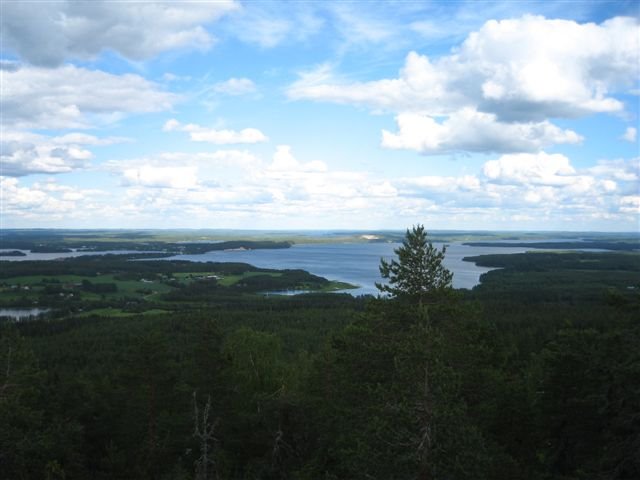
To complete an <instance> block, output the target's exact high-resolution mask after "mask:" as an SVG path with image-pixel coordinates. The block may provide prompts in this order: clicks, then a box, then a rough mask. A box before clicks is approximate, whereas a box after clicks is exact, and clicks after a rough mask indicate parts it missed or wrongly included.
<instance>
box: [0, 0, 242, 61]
mask: <svg viewBox="0 0 640 480" xmlns="http://www.w3.org/2000/svg"><path fill="white" fill-rule="evenodd" d="M34 6H35V8H34ZM237 7H238V5H237V4H236V3H235V2H234V1H232V0H217V1H215V2H168V1H149V2H113V1H108V0H92V1H91V2H76V1H69V0H66V1H65V0H62V1H56V2H39V3H37V5H35V4H33V3H30V2H3V4H2V16H0V32H2V33H1V34H0V39H1V42H2V44H3V46H4V48H5V49H9V50H10V51H14V52H16V53H17V54H18V55H19V56H20V57H22V58H24V59H25V60H27V61H28V62H30V63H32V64H33V65H40V66H46V67H54V66H58V65H61V64H62V63H63V62H64V61H65V60H67V59H81V60H90V59H94V58H96V57H97V56H98V55H99V54H100V53H102V52H103V51H105V50H113V51H116V52H118V53H119V54H120V55H122V56H124V57H126V58H128V59H131V60H145V59H147V58H150V57H153V56H154V55H157V54H158V53H160V52H163V51H166V50H171V49H175V48H196V49H207V48H209V47H210V46H211V45H212V44H213V43H214V42H215V38H214V37H212V36H211V35H210V34H209V33H208V32H207V30H206V29H205V28H204V27H203V25H206V24H208V23H211V22H213V21H215V20H217V19H218V18H220V17H221V16H222V15H224V14H226V13H228V12H230V11H233V10H235V9H236V8H237ZM151 19H152V21H150V20H151Z"/></svg>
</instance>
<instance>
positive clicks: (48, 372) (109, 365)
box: [0, 229, 640, 480]
mask: <svg viewBox="0 0 640 480" xmlns="http://www.w3.org/2000/svg"><path fill="white" fill-rule="evenodd" d="M415 230H418V229H415ZM410 233H412V232H410ZM413 233H416V232H413ZM418 233H419V230H418ZM421 245H423V246H424V244H421ZM427 250H428V247H426V246H425V252H426V251H427ZM431 253H432V254H433V255H434V257H433V258H438V255H436V254H438V253H441V252H440V251H438V250H436V249H434V251H432V252H431ZM540 255H541V254H525V255H522V256H496V257H492V258H491V259H488V260H487V259H485V260H486V261H487V262H489V263H488V264H491V265H495V266H501V267H502V268H503V269H502V270H496V271H492V272H490V273H489V274H487V275H486V276H485V278H484V281H483V284H482V285H481V286H479V287H477V288H476V289H474V290H473V291H471V292H456V293H455V294H454V293H453V292H452V291H450V289H449V288H446V287H445V288H442V289H440V288H438V287H437V285H438V284H437V283H436V284H430V285H432V286H433V285H436V287H435V288H431V287H430V288H427V289H422V290H419V293H416V294H415V295H414V294H411V295H404V294H402V293H401V292H399V293H398V294H397V295H394V298H392V299H371V298H357V299H356V298H353V297H351V296H349V295H343V294H341V295H328V294H310V295H300V296H295V297H265V296H262V295H256V294H255V292H260V291H263V289H268V288H270V287H276V286H277V287H278V288H279V287H281V286H284V285H285V284H286V283H287V282H292V283H291V285H298V286H301V285H304V284H306V283H313V282H316V283H317V284H322V283H323V279H318V277H314V276H312V275H309V274H306V272H298V271H289V272H273V271H267V270H263V269H255V268H253V267H250V266H248V265H244V264H196V263H187V262H174V261H163V262H147V261H145V262H139V261H129V260H125V259H123V258H120V257H113V256H112V257H104V258H98V257H96V258H83V259H76V260H73V261H60V262H41V263H40V264H36V262H24V263H23V262H20V263H22V265H13V264H12V265H8V269H7V270H5V269H2V270H0V276H1V277H2V278H4V280H3V282H6V281H11V279H12V278H14V277H20V276H25V275H41V276H42V277H43V278H42V281H41V282H40V280H38V282H36V283H35V285H36V286H35V287H34V288H36V289H39V288H42V290H43V292H41V293H40V292H39V293H38V294H39V295H41V297H40V298H41V299H42V300H41V302H43V301H44V300H45V299H46V301H47V302H53V301H54V300H55V299H60V300H56V301H57V302H58V303H55V304H54V305H55V306H54V308H57V309H58V310H59V311H60V312H61V313H59V317H58V318H49V319H43V320H36V321H29V322H22V323H17V324H4V325H3V326H1V327H2V328H0V427H1V428H0V479H3V480H4V479H5V478H6V479H38V480H39V479H42V478H80V479H84V478H91V479H98V480H102V479H104V480H106V479H123V480H124V479H130V478H136V479H195V478H196V466H197V462H198V459H199V457H200V455H201V447H202V445H201V442H200V440H199V439H198V438H197V437H196V436H194V393H195V397H196V398H197V400H198V405H199V407H200V414H201V415H202V412H203V409H204V408H205V405H206V401H207V399H208V398H211V403H210V407H209V408H210V409H209V415H210V416H209V418H210V420H211V422H212V424H213V423H215V434H214V437H215V438H214V439H212V440H211V443H210V446H211V450H210V452H211V463H210V464H209V465H210V467H211V468H210V470H208V474H209V478H218V479H221V480H224V479H233V480H235V479H244V478H246V479H265V480H266V479H308V480H312V479H318V478H323V479H342V478H349V479H351V478H353V479H360V478H361V479H380V480H387V479H399V480H400V479H402V480H404V479H434V480H446V479H460V480H461V479H483V478H485V479H492V480H493V479H498V480H511V479H514V478H518V479H529V480H587V479H596V480H622V479H635V478H638V476H639V475H640V456H639V454H638V452H639V451H640V449H639V447H640V443H639V442H640V417H639V416H638V412H639V411H640V403H639V399H640V354H639V352H640V349H639V348H638V345H640V323H639V321H638V320H639V317H638V311H640V296H639V295H638V291H637V290H636V289H635V288H627V287H633V286H634V285H635V284H637V278H638V277H637V275H638V265H637V263H636V262H637V256H634V255H627V254H599V253H584V254H583V253H579V254H542V256H540ZM505 257H506V258H505ZM485 260H483V261H485ZM407 261H408V260H407ZM436 263H437V262H436ZM388 265H391V263H389V264H388ZM398 265H400V262H399V263H398ZM3 266H4V264H3ZM21 269H22V270H21ZM435 271H438V270H437V269H436V270H435ZM56 272H57V273H56ZM212 272H215V273H216V275H217V274H220V276H221V277H223V278H224V277H225V276H227V278H228V277H230V276H234V279H235V277H236V276H237V280H238V281H237V282H235V283H233V282H228V285H223V281H222V280H218V279H216V278H206V277H207V276H210V274H211V273H212ZM98 273H100V275H98ZM248 273H250V275H247V274H248ZM275 273H278V275H274V274H275ZM280 273H281V275H279V274H280ZM181 274H182V275H181ZM186 274H189V275H191V274H193V275H192V276H191V277H190V276H189V275H186ZM61 275H77V276H79V277H81V278H80V279H78V280H74V282H73V283H77V284H78V286H77V287H74V288H75V290H74V289H72V285H71V281H70V280H69V279H63V278H62V277H61ZM105 275H110V277H109V279H105V278H104V276H105ZM101 277H102V278H101ZM142 278H144V279H147V280H150V281H153V283H148V284H145V285H149V286H148V287H147V288H149V290H153V289H154V288H159V287H158V286H157V285H164V286H165V287H167V290H166V291H165V292H166V293H161V294H154V293H147V292H145V293H139V292H131V291H126V290H124V289H125V287H126V282H136V281H140V279H142ZM441 278H442V279H444V280H445V281H443V283H441V284H440V285H446V284H447V282H446V275H443V276H441ZM632 279H635V280H636V281H635V283H629V282H630V280H632ZM45 280H46V281H45ZM83 280H85V282H83ZM449 280H450V279H449ZM120 282H124V283H120ZM109 284H112V285H117V291H115V292H107V291H106V290H105V292H102V293H98V292H94V291H91V290H92V289H93V288H94V287H97V286H98V285H109ZM169 284H171V286H170V285H169ZM391 286H392V287H394V288H396V287H398V286H399V284H398V283H396V284H391ZM47 288H49V289H50V292H51V295H50V296H47V295H46V294H45V293H44V290H46V289H47ZM98 288H105V289H110V288H111V287H98ZM60 293H62V294H63V296H62V297H61V296H60ZM69 293H75V294H78V295H80V296H82V295H88V296H90V295H93V300H91V302H89V301H88V299H85V300H82V301H78V302H79V303H74V302H76V300H74V298H75V295H74V297H67V295H68V294H69ZM102 296H104V298H102ZM41 304H42V303H41ZM45 305H49V303H46V304H45ZM88 305H90V306H91V307H92V308H96V306H97V305H100V306H101V308H104V309H107V308H108V309H110V310H104V311H102V313H101V311H100V310H94V311H93V312H94V314H90V315H87V316H85V317H82V316H78V315H77V314H78V313H79V312H77V311H75V313H74V312H73V311H72V309H73V308H75V307H81V306H82V307H87V306H88ZM65 307H69V310H67V311H68V312H70V313H65V310H64V309H65ZM115 307H117V309H116V310H115V311H117V314H113V313H110V312H112V310H114V309H115ZM150 308H155V309H159V310H160V311H162V310H164V311H165V312H166V313H164V314H162V313H153V311H151V310H149V309H150ZM136 312H137V313H136ZM85 313H87V312H85ZM88 313H91V312H88ZM123 315H127V316H123Z"/></svg>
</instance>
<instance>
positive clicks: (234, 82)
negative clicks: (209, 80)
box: [212, 78, 257, 96]
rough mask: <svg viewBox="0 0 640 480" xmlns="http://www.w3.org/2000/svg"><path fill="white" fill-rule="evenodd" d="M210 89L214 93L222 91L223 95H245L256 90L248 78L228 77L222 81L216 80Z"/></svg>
mask: <svg viewBox="0 0 640 480" xmlns="http://www.w3.org/2000/svg"><path fill="white" fill-rule="evenodd" d="M212 90H213V91H214V92H216V93H222V94H224V95H232V96H238V95H247V94H250V93H255V92H256V90H257V89H256V85H255V83H253V82H252V81H251V80H250V79H248V78H230V79H229V80H225V81H224V82H218V83H216V84H215V85H214V86H213V87H212Z"/></svg>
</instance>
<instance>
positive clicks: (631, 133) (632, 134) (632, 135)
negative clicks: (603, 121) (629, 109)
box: [620, 127, 638, 143]
mask: <svg viewBox="0 0 640 480" xmlns="http://www.w3.org/2000/svg"><path fill="white" fill-rule="evenodd" d="M620 138H621V139H622V140H626V141H627V142H631V143H634V142H635V141H636V140H637V139H638V130H637V129H636V128H635V127H627V129H626V130H625V131H624V133H623V134H622V136H621V137H620Z"/></svg>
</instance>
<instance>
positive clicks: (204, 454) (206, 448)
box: [193, 392, 220, 480]
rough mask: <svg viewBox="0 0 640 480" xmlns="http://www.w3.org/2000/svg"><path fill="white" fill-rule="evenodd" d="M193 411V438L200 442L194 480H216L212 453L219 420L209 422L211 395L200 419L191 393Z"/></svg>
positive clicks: (195, 399) (194, 397)
mask: <svg viewBox="0 0 640 480" xmlns="http://www.w3.org/2000/svg"><path fill="white" fill-rule="evenodd" d="M193 410H194V419H195V427H194V431H193V436H194V437H196V438H197V439H198V440H199V442H200V457H198V459H197V460H196V461H195V466H196V480H209V479H210V478H213V479H217V478H218V475H217V472H216V462H215V460H214V458H213V451H214V448H215V444H216V442H217V441H218V439H217V438H216V437H215V430H216V427H217V426H218V423H219V421H220V419H219V418H216V420H215V421H214V422H213V423H212V422H211V421H210V420H209V415H210V413H211V395H209V396H208V397H207V403H206V404H205V407H204V411H203V412H202V418H200V412H199V409H198V400H197V398H196V392H193Z"/></svg>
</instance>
